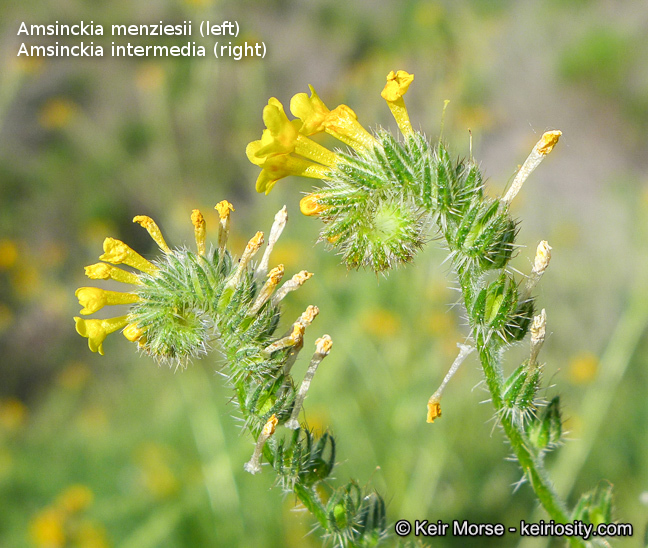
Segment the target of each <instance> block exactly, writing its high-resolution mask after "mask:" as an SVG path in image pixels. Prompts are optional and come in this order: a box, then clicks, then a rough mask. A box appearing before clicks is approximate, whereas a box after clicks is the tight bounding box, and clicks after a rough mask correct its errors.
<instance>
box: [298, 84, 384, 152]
mask: <svg viewBox="0 0 648 548" xmlns="http://www.w3.org/2000/svg"><path fill="white" fill-rule="evenodd" d="M309 88H310V90H311V96H310V97H308V95H306V94H305V93H298V94H297V95H295V96H294V97H293V98H292V99H291V101H290V112H292V113H293V115H294V116H297V117H298V118H299V119H300V120H301V122H302V126H301V129H300V133H301V134H303V135H313V134H315V133H320V132H322V131H326V132H327V133H328V134H330V135H332V136H333V137H335V138H336V139H338V140H339V141H342V142H343V143H344V144H345V145H347V146H350V147H351V148H353V149H355V150H357V151H359V152H364V151H368V150H371V149H372V148H373V146H374V144H375V142H376V141H375V139H374V138H373V137H372V136H371V134H370V133H369V132H368V131H367V130H366V129H365V128H363V127H362V125H361V124H360V122H358V117H357V116H356V113H355V112H353V110H351V109H350V108H349V107H348V106H346V105H339V106H338V107H336V108H335V109H333V110H329V109H328V108H327V106H326V105H325V104H324V103H323V102H322V100H321V99H320V98H319V96H318V95H317V93H316V92H315V90H314V89H313V86H309Z"/></svg>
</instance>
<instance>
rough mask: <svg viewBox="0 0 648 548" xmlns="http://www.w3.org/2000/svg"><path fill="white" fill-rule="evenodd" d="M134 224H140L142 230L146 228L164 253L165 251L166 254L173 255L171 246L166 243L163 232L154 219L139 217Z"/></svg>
mask: <svg viewBox="0 0 648 548" xmlns="http://www.w3.org/2000/svg"><path fill="white" fill-rule="evenodd" d="M133 222H134V223H138V224H139V225H140V226H141V227H142V228H145V229H146V230H147V232H148V233H149V235H150V236H151V238H152V239H153V241H154V242H155V243H156V244H157V245H158V246H159V248H160V249H161V250H162V251H164V252H165V253H171V250H170V249H169V246H168V245H167V243H166V242H165V241H164V237H163V236H162V232H161V231H160V229H159V227H158V225H157V224H156V223H155V221H154V220H153V219H151V218H150V217H147V216H146V215H137V216H136V217H134V218H133Z"/></svg>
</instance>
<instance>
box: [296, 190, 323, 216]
mask: <svg viewBox="0 0 648 548" xmlns="http://www.w3.org/2000/svg"><path fill="white" fill-rule="evenodd" d="M321 196H322V195H321V194H309V195H308V196H304V197H303V198H302V199H301V200H300V201H299V210H300V211H301V212H302V214H304V215H306V216H307V217H312V216H313V215H319V214H320V213H321V212H322V211H325V210H326V209H328V207H327V206H325V205H322V204H320V203H319V202H318V201H317V199H318V198H320V197H321Z"/></svg>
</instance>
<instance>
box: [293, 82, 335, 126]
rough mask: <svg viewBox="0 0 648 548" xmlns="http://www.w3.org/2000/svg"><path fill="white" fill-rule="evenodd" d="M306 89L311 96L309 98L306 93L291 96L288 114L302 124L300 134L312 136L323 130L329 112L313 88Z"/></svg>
mask: <svg viewBox="0 0 648 548" xmlns="http://www.w3.org/2000/svg"><path fill="white" fill-rule="evenodd" d="M308 87H309V88H310V91H311V96H310V97H309V96H308V94H306V93H298V94H297V95H295V96H293V98H292V99H291V100H290V112H292V113H293V116H297V118H299V119H300V120H301V122H302V126H301V129H300V133H302V134H303V135H314V134H315V133H321V132H322V131H324V130H325V128H324V121H325V120H326V117H327V116H328V115H329V113H330V112H331V111H330V110H329V109H328V108H327V106H326V105H325V104H324V103H323V101H322V100H321V99H320V98H319V95H317V93H316V92H315V89H313V86H308Z"/></svg>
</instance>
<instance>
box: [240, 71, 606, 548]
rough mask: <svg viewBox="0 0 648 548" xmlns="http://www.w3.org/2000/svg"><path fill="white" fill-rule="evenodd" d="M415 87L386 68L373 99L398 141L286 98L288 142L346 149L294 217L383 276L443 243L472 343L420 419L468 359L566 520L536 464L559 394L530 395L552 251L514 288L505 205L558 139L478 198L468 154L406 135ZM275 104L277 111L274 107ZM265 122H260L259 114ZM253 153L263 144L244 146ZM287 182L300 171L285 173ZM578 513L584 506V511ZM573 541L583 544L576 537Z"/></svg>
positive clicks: (342, 114) (535, 481)
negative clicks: (501, 186) (518, 358)
mask: <svg viewBox="0 0 648 548" xmlns="http://www.w3.org/2000/svg"><path fill="white" fill-rule="evenodd" d="M413 80H414V76H413V75H412V74H409V73H407V72H406V71H402V70H399V71H396V72H394V71H392V72H390V73H389V74H388V75H387V82H386V84H385V87H384V89H383V91H382V93H381V95H382V97H383V99H385V101H386V102H387V105H388V107H389V109H390V111H391V112H392V114H393V116H394V119H395V120H396V123H397V125H398V128H399V130H400V135H398V136H397V137H395V136H392V135H391V134H390V133H389V132H388V131H385V130H378V131H376V132H375V133H373V134H371V133H369V132H368V131H366V130H365V129H364V128H363V127H362V126H361V125H360V123H359V122H358V120H357V119H356V117H355V114H354V113H353V111H352V110H351V109H350V108H349V107H347V106H346V105H340V106H338V107H336V108H335V109H332V110H331V109H329V108H328V107H327V106H326V105H325V104H324V102H323V101H322V100H321V99H320V98H319V96H318V95H317V94H316V93H315V91H314V90H313V89H312V88H311V95H310V97H309V96H308V95H306V94H304V93H300V94H297V95H295V96H294V97H293V98H292V100H291V102H290V110H291V112H292V114H293V115H294V116H295V117H296V118H297V119H296V120H292V121H288V120H287V119H286V122H285V123H289V124H291V127H292V128H293V132H294V133H293V134H294V135H300V138H301V136H311V135H315V134H317V133H321V132H326V133H329V134H331V135H333V136H334V137H336V138H337V139H338V140H340V141H341V142H342V143H343V144H345V145H347V147H349V148H348V149H347V150H346V151H344V152H343V151H336V152H335V154H334V159H333V160H332V161H329V160H328V158H327V162H325V163H321V166H320V167H319V168H318V169H320V171H322V176H321V177H320V178H321V179H322V181H323V185H322V186H321V187H319V188H314V189H313V190H312V191H311V192H310V193H308V194H307V195H306V196H305V197H304V198H303V199H302V200H301V203H300V209H301V211H302V213H303V214H304V215H307V216H311V217H317V218H319V219H320V220H321V221H322V222H323V224H324V228H323V229H322V231H321V232H320V240H321V241H324V242H327V243H328V244H329V245H330V246H331V247H332V248H334V249H335V250H336V251H338V253H339V254H340V255H341V256H342V259H343V262H344V263H345V264H346V265H347V267H348V268H358V267H367V268H370V269H372V270H374V271H376V272H383V271H386V270H389V269H391V268H394V267H396V266H398V265H400V264H403V263H407V262H409V261H411V260H412V259H413V258H414V256H415V254H416V252H417V251H418V250H419V249H420V248H421V247H422V246H423V244H424V242H425V241H426V240H428V239H432V238H430V236H429V235H428V230H431V231H433V234H432V236H434V235H435V234H434V233H436V235H438V236H439V237H440V238H442V239H443V240H444V241H445V245H446V247H447V249H448V252H449V258H450V260H451V265H452V267H453V270H454V273H455V274H456V277H457V281H458V283H459V287H460V289H461V292H462V295H463V302H464V306H465V313H466V319H467V320H468V324H469V326H470V333H469V334H468V336H467V337H466V341H464V342H466V343H468V344H463V343H459V348H460V352H459V355H458V357H457V359H456V360H455V362H454V363H453V366H452V367H451V368H450V371H449V372H448V375H446V377H445V379H444V380H443V382H442V383H441V386H440V387H439V389H438V390H437V391H436V392H434V393H433V395H432V397H430V399H429V401H428V408H427V411H428V412H427V420H428V422H433V421H434V420H436V419H437V418H439V417H440V415H441V407H440V398H441V394H442V392H443V391H444V389H445V387H446V385H447V383H448V381H449V380H450V378H451V377H452V375H453V374H454V372H455V371H456V369H457V367H459V365H460V363H461V362H462V361H463V360H464V358H466V356H468V354H470V353H471V352H472V351H473V350H476V355H477V356H478V357H479V360H480V362H481V365H482V369H483V372H484V377H485V384H486V386H487V388H488V391H489V392H490V401H491V402H492V404H493V407H494V409H495V419H496V423H497V424H498V425H499V426H501V428H502V430H503V432H504V434H505V435H506V437H507V439H508V442H509V444H510V446H511V449H512V451H513V454H514V455H515V457H516V458H517V460H518V462H519V464H520V467H521V469H522V470H523V473H524V478H523V479H524V480H526V481H528V483H529V484H530V485H531V487H532V488H533V490H534V492H535V494H536V496H537V498H538V500H539V502H540V503H541V504H542V506H543V507H544V509H545V510H546V511H547V513H548V514H549V516H550V517H551V519H553V520H555V521H556V522H557V523H565V522H566V521H568V520H569V515H570V514H569V513H568V511H567V507H566V504H565V503H564V501H562V500H561V498H560V497H559V496H558V494H557V493H556V492H555V490H554V488H553V486H552V484H551V481H550V480H549V477H548V475H547V473H546V471H545V469H544V463H543V457H544V455H545V453H546V452H547V451H549V450H552V449H554V448H556V447H557V446H558V445H559V444H560V443H559V442H560V437H561V435H562V428H561V424H562V423H561V420H562V419H561V415H560V406H559V399H558V397H555V398H554V399H552V400H551V403H549V405H547V406H546V408H545V411H544V413H542V414H540V413H539V411H538V410H539V408H540V407H542V405H543V404H544V401H543V400H542V399H540V398H538V392H539V389H540V386H541V377H542V371H543V367H542V365H541V364H540V363H539V362H538V361H537V358H538V353H539V351H540V347H541V345H542V341H543V340H544V321H545V319H546V315H545V312H544V310H543V311H542V312H541V314H540V315H535V314H534V312H535V299H534V297H533V296H532V294H531V293H532V291H533V289H534V288H535V287H536V285H537V284H538V282H539V281H540V278H541V277H542V276H543V273H544V271H545V269H546V268H547V266H548V263H549V258H550V251H551V248H550V247H549V245H548V244H547V242H546V241H543V242H541V243H540V245H539V246H538V251H537V255H536V260H535V262H534V265H533V270H532V271H531V273H530V274H529V275H528V276H525V280H523V281H518V280H516V276H515V272H516V271H515V270H514V269H513V268H511V267H510V261H511V259H512V258H513V256H514V254H515V252H516V250H517V249H518V247H519V246H518V245H517V244H516V243H515V241H516V237H517V234H518V229H517V225H518V222H517V221H516V220H515V219H513V218H512V216H511V214H510V204H511V202H512V200H513V199H514V198H515V196H516V195H517V194H518V193H519V192H520V190H521V188H522V185H523V184H524V183H525V181H526V180H527V179H528V177H529V176H530V175H531V173H532V172H533V171H534V170H535V169H536V168H537V167H538V165H539V164H540V163H541V162H542V161H543V160H544V158H545V157H546V156H547V155H548V154H549V153H550V152H551V151H552V150H553V148H554V147H555V145H556V143H557V142H558V140H559V138H560V136H561V135H562V133H561V132H560V131H558V130H552V131H547V132H545V133H544V134H543V135H542V137H541V138H540V140H539V141H538V142H537V143H536V145H535V146H534V147H533V149H532V151H531V153H530V154H529V156H528V158H527V159H526V161H525V162H524V163H523V164H522V166H521V167H520V169H519V170H518V172H517V174H516V176H515V177H514V178H513V180H512V183H511V185H510V188H509V189H508V190H507V191H506V192H505V193H504V194H503V196H501V197H499V198H491V197H489V196H488V195H487V194H486V193H485V192H484V188H483V183H482V175H481V172H480V171H479V169H478V167H477V165H476V164H475V163H474V161H473V159H472V154H471V156H470V157H469V158H468V159H464V160H461V159H460V160H453V159H452V158H451V156H450V154H449V153H448V151H447V149H446V147H445V145H444V144H443V143H442V142H441V141H440V140H439V141H438V142H436V143H435V142H432V143H430V142H429V141H428V140H427V139H426V138H425V137H424V136H423V135H422V134H421V133H420V132H418V131H415V130H414V129H413V127H412V124H411V122H410V119H409V114H408V111H407V108H406V107H405V102H404V96H405V94H406V93H407V91H408V89H409V87H410V85H411V84H412V82H413ZM271 101H273V102H274V103H275V104H277V101H276V99H272V100H271ZM281 111H282V113H283V108H282V109H281ZM264 121H266V125H268V124H267V120H266V116H265V112H264ZM268 127H270V126H268ZM266 131H268V130H266ZM264 138H265V139H267V137H266V136H265V132H264V137H263V138H262V140H263V139H264ZM250 146H252V145H250ZM255 147H259V145H254V146H252V149H255ZM249 152H250V148H249V149H248V156H249V157H250V160H251V161H252V162H253V163H256V164H258V161H256V159H255V158H254V157H251V156H250V153H249ZM264 152H265V153H266V154H267V157H266V158H267V159H270V158H272V157H273V155H274V154H282V155H288V156H291V155H300V154H301V153H300V151H299V150H298V149H297V147H292V148H285V149H281V150H279V149H278V148H276V149H272V150H271V149H270V148H267V149H265V151H264ZM295 157H297V156H295ZM326 167H328V170H326V171H325V168H326ZM289 174H293V175H300V174H301V173H299V172H298V171H296V170H295V171H290V170H287V171H285V172H284V173H283V175H284V176H285V175H289ZM313 175H314V173H311V174H310V175H309V176H313ZM274 182H276V181H273V184H274ZM270 188H272V187H271V186H267V185H266V186H263V185H262V187H259V185H258V184H257V190H259V191H260V192H261V191H263V192H266V193H267V192H268V191H269V190H270ZM529 331H531V333H532V337H531V354H530V358H529V359H528V360H527V361H525V362H524V363H523V364H521V365H520V366H519V367H518V368H516V369H514V370H513V371H512V372H510V373H509V374H508V375H506V374H505V371H504V366H503V363H502V355H503V352H504V350H505V349H506V348H508V347H509V346H511V345H512V344H515V343H517V342H519V341H521V340H523V339H524V338H525V336H526V335H527V333H529ZM596 500H605V501H609V500H611V495H610V493H609V491H608V492H606V493H605V494H604V496H598V495H596V496H595V495H590V496H584V497H583V498H582V499H581V502H580V503H579V506H578V507H577V508H576V510H575V511H574V514H573V515H577V516H581V515H591V514H590V512H594V511H598V507H596V504H598V503H597V502H595V501H596ZM581 505H587V509H586V510H583V508H582V507H581ZM604 513H605V515H606V516H609V515H610V504H608V503H606V505H605V512H604ZM569 542H570V543H571V544H572V545H577V546H581V545H582V541H581V540H580V539H577V538H573V537H572V538H571V539H570V540H569Z"/></svg>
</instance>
